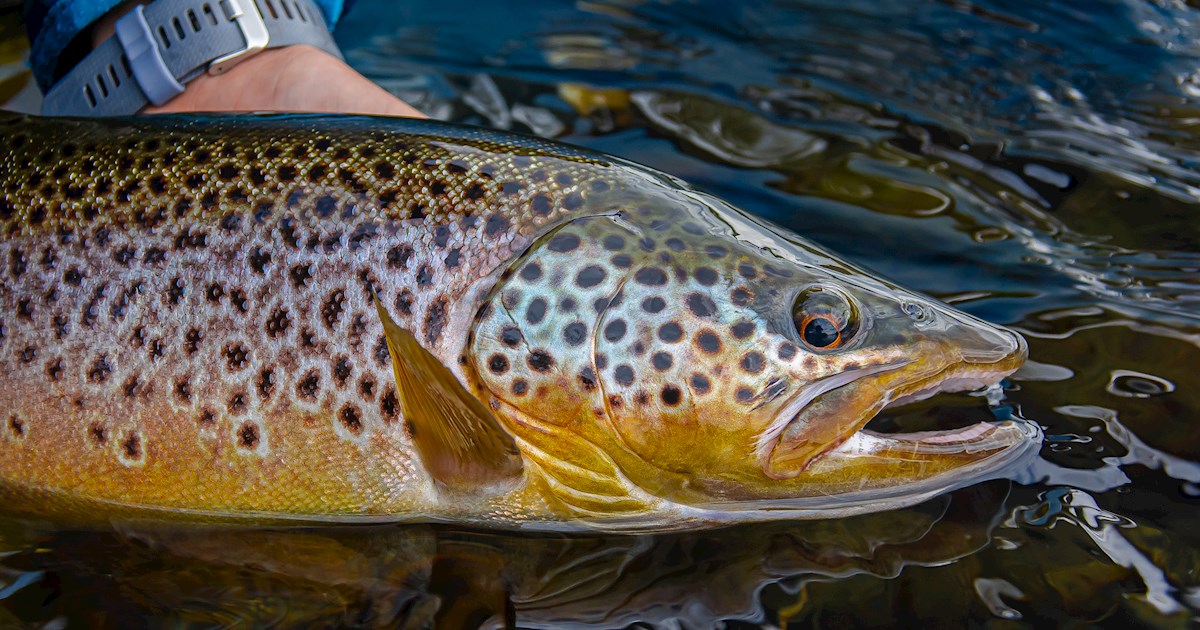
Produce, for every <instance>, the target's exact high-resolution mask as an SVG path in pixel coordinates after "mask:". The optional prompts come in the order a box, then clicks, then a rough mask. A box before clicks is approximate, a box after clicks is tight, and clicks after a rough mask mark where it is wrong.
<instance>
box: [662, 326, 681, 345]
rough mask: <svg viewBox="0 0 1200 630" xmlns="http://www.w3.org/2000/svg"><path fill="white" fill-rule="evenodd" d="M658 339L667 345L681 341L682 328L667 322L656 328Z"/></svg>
mask: <svg viewBox="0 0 1200 630" xmlns="http://www.w3.org/2000/svg"><path fill="white" fill-rule="evenodd" d="M658 338H659V339H661V340H662V341H665V342H667V343H675V342H677V341H679V340H680V339H683V328H682V327H681V326H680V325H679V324H677V323H675V322H667V323H665V324H663V325H662V326H659V327H658Z"/></svg>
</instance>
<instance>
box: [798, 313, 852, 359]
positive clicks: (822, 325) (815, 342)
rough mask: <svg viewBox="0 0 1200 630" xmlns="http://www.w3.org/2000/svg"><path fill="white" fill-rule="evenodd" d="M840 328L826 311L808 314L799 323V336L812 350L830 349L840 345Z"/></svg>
mask: <svg viewBox="0 0 1200 630" xmlns="http://www.w3.org/2000/svg"><path fill="white" fill-rule="evenodd" d="M841 328H842V327H841V326H839V325H838V323H837V321H835V320H834V318H833V316H832V315H829V314H828V313H819V314H816V315H809V316H807V317H805V318H804V321H803V322H802V323H801V325H800V338H801V339H802V340H804V343H805V344H807V345H808V346H809V347H810V348H813V349H814V350H832V349H834V348H836V347H838V346H840V345H842V331H841Z"/></svg>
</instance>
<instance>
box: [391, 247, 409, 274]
mask: <svg viewBox="0 0 1200 630" xmlns="http://www.w3.org/2000/svg"><path fill="white" fill-rule="evenodd" d="M413 254H414V252H413V248H412V247H411V246H409V245H406V244H400V245H397V246H395V247H393V248H391V249H389V250H388V253H387V264H388V267H391V268H392V269H404V268H406V267H407V266H408V260H409V259H410V258H412V257H413Z"/></svg>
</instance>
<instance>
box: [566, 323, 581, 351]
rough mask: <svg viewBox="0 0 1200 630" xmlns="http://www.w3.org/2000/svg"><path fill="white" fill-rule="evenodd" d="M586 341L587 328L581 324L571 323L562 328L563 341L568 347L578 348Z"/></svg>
mask: <svg viewBox="0 0 1200 630" xmlns="http://www.w3.org/2000/svg"><path fill="white" fill-rule="evenodd" d="M586 339H587V326H585V325H584V324H583V323H582V322H571V323H570V324H567V325H566V327H564V328H563V341H566V342H567V344H568V345H571V346H578V345H581V344H582V343H583V342H584V340H586Z"/></svg>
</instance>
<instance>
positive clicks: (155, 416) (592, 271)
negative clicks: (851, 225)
mask: <svg viewBox="0 0 1200 630" xmlns="http://www.w3.org/2000/svg"><path fill="white" fill-rule="evenodd" d="M0 132H2V135H0V195H2V196H0V226H2V228H3V230H4V239H3V242H2V243H0V261H3V285H2V287H0V365H2V370H3V372H2V373H3V376H0V403H2V405H3V406H2V407H0V413H2V414H3V415H2V416H0V421H2V422H3V425H2V427H0V436H2V437H0V505H2V506H3V509H4V510H6V511H9V512H13V513H21V514H33V515H41V516H45V517H50V518H56V519H64V520H89V519H100V520H103V519H107V518H112V517H120V516H126V515H139V516H151V517H154V516H158V517H165V518H176V519H180V518H181V519H195V520H211V519H220V520H227V519H234V520H237V519H246V520H250V521H276V520H289V519H295V520H307V521H339V522H347V521H380V520H454V521H458V522H467V523H477V524H486V525H492V526H501V527H530V528H542V529H566V528H573V527H599V528H608V529H613V530H640V529H673V528H686V527H700V526H706V525H711V524H720V523H727V522H733V521H745V520H765V519H785V518H813V517H826V516H837V515H846V514H853V513H860V512H869V511H877V510H882V509H890V508H895V507H899V506H904V505H909V504H913V503H916V502H920V501H922V500H925V499H927V498H929V497H931V496H934V495H936V494H939V493H942V492H945V491H947V490H949V489H952V488H956V487H961V486H963V485H967V484H972V483H975V482H978V481H981V480H984V479H989V478H994V477H997V476H1003V475H1004V474H1005V472H1006V470H1007V469H1009V468H1011V467H1012V466H1014V465H1015V464H1016V463H1017V462H1019V461H1022V460H1023V459H1024V458H1025V457H1026V456H1027V455H1028V454H1030V453H1031V452H1034V451H1035V450H1036V445H1037V444H1038V443H1039V441H1040V440H1039V438H1040V433H1039V432H1038V429H1037V428H1036V427H1033V426H1030V425H1029V424H1028V423H1025V422H998V423H979V424H975V425H972V426H969V427H965V428H961V429H955V430H944V431H926V432H920V433H909V434H888V433H880V432H875V431H870V430H867V429H864V426H865V425H866V424H867V423H868V422H869V421H870V420H871V419H872V418H873V417H874V416H875V415H876V414H877V413H878V412H879V411H880V410H881V409H883V408H884V407H886V406H888V405H895V404H899V403H902V402H905V401H909V400H915V399H919V398H923V397H927V396H930V395H933V394H934V393H936V392H939V391H954V390H964V389H975V388H979V387H981V386H984V385H988V384H992V383H995V382H997V381H998V380H999V379H1001V378H1002V377H1003V376H1005V375H1007V374H1009V373H1011V372H1012V371H1013V370H1015V369H1016V368H1017V367H1018V366H1019V365H1020V364H1021V363H1022V362H1023V360H1024V358H1025V354H1026V349H1025V344H1024V341H1023V340H1022V339H1021V337H1020V336H1019V335H1017V334H1015V333H1013V332H1011V331H1008V330H1005V329H1003V328H999V327H996V326H992V325H990V324H987V323H985V322H982V321H979V320H977V319H974V318H972V317H970V316H968V315H966V314H964V313H961V312H958V311H956V310H954V309H952V308H949V307H947V306H946V305H943V304H940V303H937V302H934V301H932V300H930V299H929V298H925V297H922V296H919V295H916V294H914V293H912V292H909V291H906V290H904V289H901V288H900V287H897V286H895V285H893V284H890V283H887V282H885V281H882V280H879V279H877V278H874V277H872V276H870V275H868V274H867V273H865V272H863V271H862V270H859V269H857V268H855V267H853V266H852V265H850V264H848V263H846V262H843V261H841V260H839V259H838V258H836V257H835V256H833V255H831V254H829V253H827V252H824V251H822V250H820V249H819V248H817V247H815V246H813V245H811V244H809V243H807V242H805V241H804V240H802V239H800V238H799V237H796V236H794V235H792V234H788V233H786V232H784V231H782V230H780V229H778V228H776V227H771V226H767V225H765V224H764V223H762V222H761V221H759V220H757V219H755V218H753V217H751V216H750V215H747V214H746V213H744V212H742V211H740V210H738V209H735V208H732V207H730V206H729V205H727V204H725V203H724V202H722V201H720V200H718V199H715V198H713V197H710V196H708V195H705V194H702V193H700V192H697V191H695V190H693V189H690V188H688V187H687V186H685V185H683V184H681V183H680V182H678V181H676V180H674V179H672V178H670V177H668V176H665V175H663V174H661V173H657V172H654V171H651V170H649V169H646V168H644V167H640V166H637V165H634V164H631V163H628V162H625V161H622V160H619V159H616V158H613V157H610V156H605V155H601V154H596V153H591V152H586V151H583V150H579V149H575V148H571V147H568V146H565V145H561V144H556V143H551V142H545V141H541V140H534V139H529V138H523V137H518V136H514V135H508V134H502V133H497V132H492V131H485V130H479V129H473V128H469V127H460V126H452V125H446V124H439V123H434V122H426V121H414V120H389V119H370V118H344V117H336V118H335V117H319V116H259V117H219V116H217V117H147V118H133V119H103V120H71V119H41V118H35V117H24V116H17V115H11V114H4V115H3V117H0Z"/></svg>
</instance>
